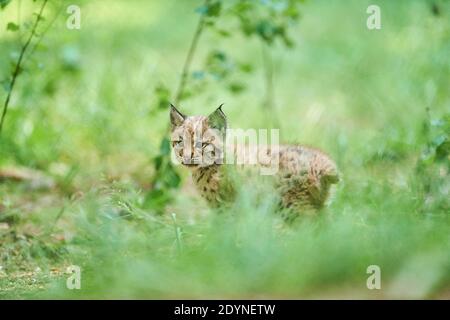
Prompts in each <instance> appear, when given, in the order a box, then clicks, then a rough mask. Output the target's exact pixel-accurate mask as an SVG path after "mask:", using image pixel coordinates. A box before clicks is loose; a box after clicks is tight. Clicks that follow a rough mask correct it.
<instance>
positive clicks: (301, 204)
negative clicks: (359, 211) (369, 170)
mask: <svg viewBox="0 0 450 320" xmlns="http://www.w3.org/2000/svg"><path fill="white" fill-rule="evenodd" d="M170 119H171V127H172V134H171V141H172V147H173V151H174V154H175V157H176V159H177V160H178V162H179V163H181V164H182V165H184V166H186V167H188V168H189V169H190V170H191V171H192V178H193V181H194V184H195V185H196V187H197V189H198V191H199V193H200V194H201V196H202V197H203V198H205V199H206V200H207V202H208V203H209V204H210V205H211V206H214V207H217V206H221V205H223V204H226V203H229V202H231V201H233V199H234V198H235V195H236V185H235V184H234V181H233V179H231V178H230V174H229V172H230V170H229V166H230V164H229V163H230V162H231V163H233V165H234V167H238V168H244V169H245V168H246V167H255V164H254V163H249V161H248V160H249V159H252V157H249V155H252V154H254V153H257V152H258V153H260V154H264V155H265V157H264V161H259V163H257V164H256V166H261V167H270V166H274V165H276V166H277V170H276V173H275V174H274V175H273V186H274V189H275V190H276V192H277V194H278V195H279V199H280V207H281V208H282V209H287V210H288V211H291V212H292V211H293V212H295V213H302V212H311V209H313V210H312V211H314V209H318V208H321V207H323V206H324V204H325V203H326V201H327V199H328V198H329V194H330V188H331V186H332V185H333V184H336V183H337V182H338V181H339V175H338V170H337V168H336V164H335V163H334V161H333V160H331V158H330V157H329V156H328V155H326V154H325V153H323V152H322V151H320V150H317V149H314V148H310V147H306V146H300V145H268V146H258V147H257V148H256V147H254V146H249V145H245V144H244V145H227V144H226V142H225V141H226V139H224V136H225V135H226V127H227V122H226V117H225V114H224V113H223V112H222V110H221V108H220V107H219V108H218V109H217V110H216V111H215V112H213V113H212V114H211V115H209V116H208V117H206V116H190V117H188V116H185V115H183V114H182V113H181V112H179V111H178V110H177V109H176V108H175V107H174V106H171V112H170ZM211 131H213V132H214V134H212V133H211ZM224 155H226V156H224ZM242 155H244V156H242ZM226 157H228V159H227V158H226ZM229 157H233V158H234V160H235V159H244V161H243V162H242V161H241V162H239V163H237V162H235V161H224V158H225V160H230V159H229ZM218 159H219V160H221V161H217V160H218Z"/></svg>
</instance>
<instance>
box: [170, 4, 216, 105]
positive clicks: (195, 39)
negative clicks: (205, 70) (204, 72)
mask: <svg viewBox="0 0 450 320" xmlns="http://www.w3.org/2000/svg"><path fill="white" fill-rule="evenodd" d="M208 3H209V0H205V4H204V5H205V6H207V5H208ZM204 26H205V15H204V14H201V15H200V19H199V20H198V24H197V28H196V30H195V33H194V37H193V38H192V41H191V45H190V47H189V51H188V54H187V56H186V60H185V62H184V65H183V71H182V72H181V77H180V83H179V84H178V89H177V91H176V95H175V101H174V103H175V105H178V103H179V102H180V100H181V98H182V97H183V93H184V88H185V87H186V82H187V76H188V74H189V69H190V67H191V63H192V59H193V58H194V54H195V49H196V48H197V44H198V40H199V39H200V35H201V34H202V32H203V30H204V29H203V28H204Z"/></svg>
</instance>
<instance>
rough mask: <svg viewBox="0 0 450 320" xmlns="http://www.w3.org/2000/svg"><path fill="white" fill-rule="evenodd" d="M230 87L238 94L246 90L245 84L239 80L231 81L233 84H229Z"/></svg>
mask: <svg viewBox="0 0 450 320" xmlns="http://www.w3.org/2000/svg"><path fill="white" fill-rule="evenodd" d="M228 89H229V90H230V91H231V92H232V93H234V94H238V93H241V92H242V91H244V90H245V84H243V83H239V82H234V83H231V84H230V85H229V86H228Z"/></svg>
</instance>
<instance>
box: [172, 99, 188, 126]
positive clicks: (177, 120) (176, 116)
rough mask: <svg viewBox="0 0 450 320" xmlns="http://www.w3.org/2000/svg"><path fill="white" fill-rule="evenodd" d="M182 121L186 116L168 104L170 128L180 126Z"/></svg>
mask: <svg viewBox="0 0 450 320" xmlns="http://www.w3.org/2000/svg"><path fill="white" fill-rule="evenodd" d="M184 119H186V116H185V115H184V114H182V113H181V112H180V111H178V109H177V108H175V106H174V105H173V104H170V123H171V124H172V126H173V127H178V126H180V125H181V124H182V123H183V122H184Z"/></svg>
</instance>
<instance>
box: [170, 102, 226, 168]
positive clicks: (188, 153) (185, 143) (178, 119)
mask: <svg viewBox="0 0 450 320" xmlns="http://www.w3.org/2000/svg"><path fill="white" fill-rule="evenodd" d="M221 108H222V105H220V106H219V108H217V109H216V111H214V112H213V113H211V114H210V115H209V116H207V117H206V116H185V115H184V114H182V113H181V112H180V111H178V110H177V108H175V107H174V106H173V105H172V104H171V105H170V123H171V129H172V133H171V142H172V147H173V151H174V154H175V157H176V159H177V161H178V162H179V163H181V164H183V165H184V166H186V167H190V168H193V169H195V168H200V167H207V166H211V165H214V164H221V163H223V155H224V142H225V133H226V127H227V120H226V117H225V114H224V113H223V111H222V109H221Z"/></svg>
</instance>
